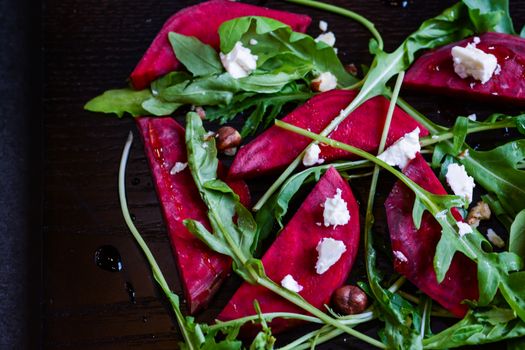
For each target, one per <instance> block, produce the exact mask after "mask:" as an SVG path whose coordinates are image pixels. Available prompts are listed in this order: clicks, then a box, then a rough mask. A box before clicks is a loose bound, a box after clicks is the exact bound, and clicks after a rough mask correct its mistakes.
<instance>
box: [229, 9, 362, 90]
mask: <svg viewBox="0 0 525 350" xmlns="http://www.w3.org/2000/svg"><path fill="white" fill-rule="evenodd" d="M219 36H220V38H221V51H222V52H224V53H228V52H230V51H231V50H232V49H233V47H234V45H235V43H236V42H237V41H241V42H242V43H243V45H244V46H245V47H248V48H250V50H251V52H252V54H254V55H256V56H257V57H258V59H257V68H258V70H259V69H260V70H262V71H266V72H269V71H272V70H274V69H275V67H280V66H288V65H290V62H295V63H294V64H293V65H292V66H291V68H293V67H294V66H295V67H296V68H299V67H303V69H304V70H305V71H314V72H316V73H321V72H331V73H332V74H334V75H335V76H336V77H337V81H338V83H339V85H341V86H350V85H352V84H355V83H356V82H357V79H356V78H355V77H353V76H352V75H351V74H349V73H348V72H347V71H346V70H345V69H344V67H343V64H342V63H341V61H339V58H337V55H336V53H335V51H334V49H333V47H330V46H328V45H326V44H325V43H320V42H319V43H318V42H316V41H315V40H314V39H313V38H312V37H311V36H309V35H306V34H303V33H297V32H293V31H292V29H291V28H290V27H289V26H287V25H285V24H283V23H281V22H278V21H276V20H274V19H270V18H266V17H241V18H236V19H233V20H230V21H227V22H225V23H223V24H222V25H221V27H219ZM252 39H255V40H256V41H257V44H256V45H250V41H251V40H252ZM303 69H297V71H300V70H303ZM290 72H291V71H290V70H288V73H289V74H291V73H290Z"/></svg>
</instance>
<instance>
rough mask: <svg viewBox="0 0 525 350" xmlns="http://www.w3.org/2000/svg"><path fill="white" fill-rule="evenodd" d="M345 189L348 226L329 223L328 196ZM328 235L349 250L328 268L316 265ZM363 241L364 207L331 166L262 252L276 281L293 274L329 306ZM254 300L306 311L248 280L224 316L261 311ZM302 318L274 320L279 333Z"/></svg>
mask: <svg viewBox="0 0 525 350" xmlns="http://www.w3.org/2000/svg"><path fill="white" fill-rule="evenodd" d="M337 189H341V191H342V198H343V199H344V200H345V202H346V203H347V207H348V211H349V213H350V222H349V223H348V224H346V225H343V226H337V227H336V228H334V227H333V226H330V227H325V226H324V225H321V223H323V208H322V207H321V205H322V204H324V202H325V200H326V198H327V197H334V195H335V194H336V192H337ZM324 237H331V238H333V239H336V240H340V241H343V242H344V243H345V245H346V252H344V253H343V255H342V256H341V258H340V259H339V260H338V261H337V262H336V263H335V264H334V265H333V266H332V267H330V269H329V270H328V271H326V272H325V273H324V274H322V275H319V274H317V273H316V271H315V264H316V261H317V251H316V247H317V244H318V243H319V241H320V240H321V239H322V238H324ZM358 246H359V212H358V207H357V202H356V200H355V198H354V196H353V194H352V191H351V189H350V186H348V184H347V183H346V181H345V180H343V178H342V177H341V176H340V175H339V173H338V172H337V171H336V170H335V169H334V168H330V169H328V171H327V172H326V174H325V175H324V176H323V177H321V179H320V180H319V182H318V183H317V185H316V186H315V187H314V189H313V190H312V191H311V192H310V194H309V195H308V197H307V198H306V199H305V201H304V202H303V204H302V205H301V207H300V208H299V210H298V211H297V212H296V213H295V215H294V216H293V217H292V219H291V220H290V222H289V223H288V224H287V225H286V227H285V228H284V229H283V230H282V232H281V233H280V234H279V235H278V237H277V238H276V240H275V242H274V243H273V244H272V246H271V247H270V248H269V249H268V251H267V252H266V253H265V254H264V256H263V258H262V262H263V265H264V269H265V271H266V273H267V275H268V277H270V278H271V279H272V280H273V281H275V282H276V283H277V284H280V283H281V281H282V279H283V278H284V277H285V276H286V275H288V274H291V275H292V277H293V278H294V279H295V280H296V281H297V282H298V283H299V284H300V285H301V286H303V290H302V291H301V292H299V294H300V295H301V296H302V297H303V298H305V299H306V300H307V301H308V302H310V303H311V304H312V305H314V306H315V307H317V308H319V309H321V310H324V306H323V305H325V304H326V305H328V303H329V302H330V297H331V295H332V293H333V292H334V291H335V290H336V289H337V288H338V287H340V286H341V285H342V284H343V282H344V281H345V280H346V277H347V276H348V273H349V272H350V270H351V268H352V265H353V263H354V260H355V257H356V254H357V249H358ZM253 300H257V301H258V302H259V304H260V306H261V310H262V312H277V311H282V312H298V313H304V311H302V310H301V309H300V308H298V307H297V306H295V305H293V304H291V303H289V302H288V301H286V300H285V299H283V298H281V297H280V296H278V295H276V294H274V293H273V292H271V291H269V290H268V289H265V288H263V287H260V286H255V285H251V284H248V283H244V284H243V285H241V287H240V288H239V289H238V290H237V292H236V293H235V294H234V295H233V297H232V299H231V300H230V302H229V303H228V305H226V307H225V308H224V310H222V312H221V313H220V315H219V316H218V319H220V320H231V319H234V318H238V317H243V316H248V315H253V314H255V310H254V308H253ZM296 324H297V322H294V321H291V320H283V319H275V320H273V321H272V322H271V327H272V331H273V332H274V333H277V332H281V331H283V330H285V329H287V328H289V327H291V326H293V325H296Z"/></svg>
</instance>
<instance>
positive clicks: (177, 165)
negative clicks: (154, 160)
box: [170, 162, 188, 175]
mask: <svg viewBox="0 0 525 350" xmlns="http://www.w3.org/2000/svg"><path fill="white" fill-rule="evenodd" d="M187 166H188V163H182V162H176V163H175V165H174V166H173V168H171V170H170V175H175V174H178V173H180V172H181V171H183V170H184V169H186V167H187Z"/></svg>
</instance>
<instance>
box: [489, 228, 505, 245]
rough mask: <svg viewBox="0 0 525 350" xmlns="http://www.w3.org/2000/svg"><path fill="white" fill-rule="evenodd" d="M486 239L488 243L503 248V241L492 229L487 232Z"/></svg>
mask: <svg viewBox="0 0 525 350" xmlns="http://www.w3.org/2000/svg"><path fill="white" fill-rule="evenodd" d="M487 238H488V240H489V241H490V243H492V244H494V245H495V246H496V247H498V248H504V247H505V241H504V240H503V238H501V237H500V236H499V235H498V234H497V233H496V232H495V231H494V230H493V229H491V228H489V229H488V230H487Z"/></svg>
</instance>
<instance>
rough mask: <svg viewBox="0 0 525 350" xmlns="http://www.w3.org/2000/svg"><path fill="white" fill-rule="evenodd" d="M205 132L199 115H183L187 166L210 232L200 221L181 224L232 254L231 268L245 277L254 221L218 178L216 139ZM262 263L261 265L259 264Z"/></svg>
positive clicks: (218, 250)
mask: <svg viewBox="0 0 525 350" xmlns="http://www.w3.org/2000/svg"><path fill="white" fill-rule="evenodd" d="M205 134H206V131H205V130H204V128H203V126H202V121H201V119H200V117H199V115H198V114H196V113H193V112H190V113H188V114H187V115H186V145H187V149H188V166H189V168H190V170H191V173H192V175H193V179H194V180H195V184H196V185H197V189H198V190H199V193H200V195H201V197H202V199H203V200H204V202H205V203H206V205H207V206H208V209H209V211H208V218H209V220H210V224H211V227H212V230H213V234H212V233H210V232H209V231H208V230H207V229H206V228H205V227H204V226H203V225H202V224H201V223H200V222H198V221H195V220H189V219H188V220H185V221H184V224H185V225H186V227H187V228H188V230H190V232H192V233H193V234H194V235H195V236H197V237H198V238H199V239H201V240H202V241H203V242H205V243H206V244H207V245H208V246H209V247H210V248H211V249H213V250H215V251H217V252H220V253H222V254H225V255H228V256H230V257H232V259H233V262H234V269H235V270H236V271H237V272H238V273H239V274H241V275H242V276H243V277H245V276H246V279H248V280H250V277H251V276H249V275H248V274H247V273H246V271H245V265H246V264H247V263H248V260H249V259H250V257H251V255H252V250H251V247H252V243H253V241H254V238H255V233H256V223H255V220H254V219H253V217H252V215H251V213H250V212H249V210H248V209H246V208H245V207H244V206H243V205H242V204H241V203H240V201H239V197H238V196H237V195H236V194H235V193H234V192H233V191H232V189H231V188H230V187H228V185H227V184H226V183H224V182H223V181H221V180H218V179H217V166H218V164H219V162H218V160H217V148H216V146H215V139H213V138H212V139H208V140H206V138H205ZM261 266H262V265H261Z"/></svg>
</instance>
